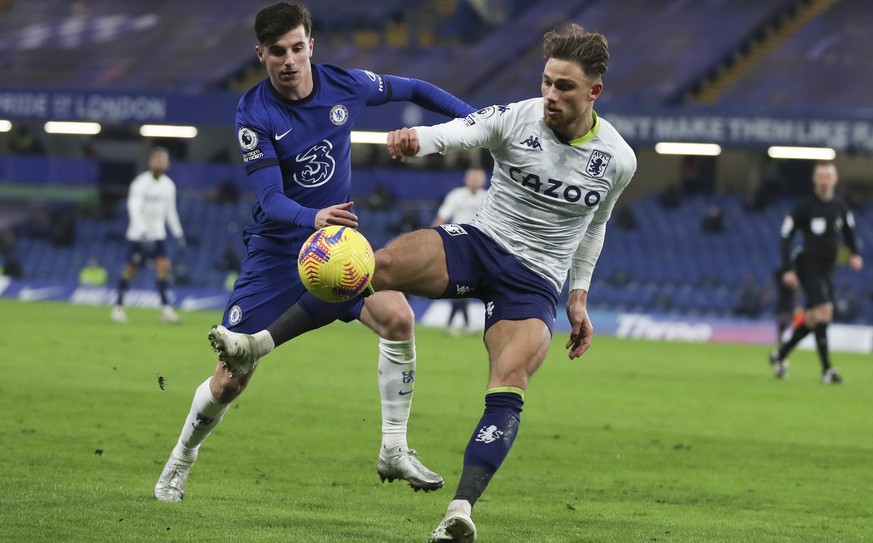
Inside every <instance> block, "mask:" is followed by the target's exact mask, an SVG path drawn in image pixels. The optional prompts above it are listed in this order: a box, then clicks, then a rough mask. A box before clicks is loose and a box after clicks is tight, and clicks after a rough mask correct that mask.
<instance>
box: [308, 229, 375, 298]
mask: <svg viewBox="0 0 873 543" xmlns="http://www.w3.org/2000/svg"><path fill="white" fill-rule="evenodd" d="M375 269H376V257H375V256H374V255H373V248H372V247H371V246H370V242H369V241H367V238H365V237H364V236H363V234H361V233H360V232H358V231H357V230H355V229H354V228H349V227H347V226H335V225H334V226H325V227H324V228H322V229H320V230H317V231H316V232H315V233H314V234H312V235H311V236H309V239H307V240H306V243H304V244H303V247H302V248H301V249H300V255H299V256H298V257H297V271H298V272H299V273H300V280H301V281H303V285H304V286H305V287H306V289H307V290H309V292H311V293H312V294H313V295H315V297H316V298H318V299H320V300H324V301H326V302H343V301H346V300H351V299H352V298H354V297H356V296H358V295H360V294H361V293H362V292H364V291H365V290H366V289H367V287H369V286H370V281H371V280H372V279H373V271H374V270H375Z"/></svg>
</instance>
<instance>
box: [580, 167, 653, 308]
mask: <svg viewBox="0 0 873 543" xmlns="http://www.w3.org/2000/svg"><path fill="white" fill-rule="evenodd" d="M619 163H620V164H624V163H626V164H628V165H629V167H627V168H626V169H625V170H624V171H622V172H621V174H620V175H619V176H618V177H617V178H616V183H615V185H614V186H613V187H612V189H611V190H610V191H609V193H608V194H607V195H606V197H605V198H604V199H603V201H602V202H601V203H600V206H599V207H598V208H597V211H596V212H595V213H594V217H593V218H592V219H591V223H590V224H589V225H588V229H587V230H586V231H585V234H584V235H583V236H582V239H581V240H579V245H578V246H577V247H576V252H575V253H573V259H572V262H571V265H570V285H569V289H570V290H584V291H586V292H588V289H589V287H590V286H591V277H592V276H593V275H594V267H595V266H596V265H597V260H598V259H599V258H600V252H601V251H602V250H603V242H604V240H605V239H606V223H607V221H608V220H609V217H611V216H612V210H613V209H614V208H615V203H616V202H617V201H618V197H619V196H621V193H622V192H624V189H625V188H627V186H628V185H629V184H630V182H631V179H633V176H634V173H635V172H636V164H637V163H636V156H634V155H633V153H632V152H631V155H630V157H629V159H628V160H627V161H619Z"/></svg>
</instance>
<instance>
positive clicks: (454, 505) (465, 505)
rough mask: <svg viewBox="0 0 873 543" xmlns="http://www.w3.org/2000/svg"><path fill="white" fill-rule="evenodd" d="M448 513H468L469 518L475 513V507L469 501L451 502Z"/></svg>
mask: <svg viewBox="0 0 873 543" xmlns="http://www.w3.org/2000/svg"><path fill="white" fill-rule="evenodd" d="M446 512H447V513H456V512H461V513H466V514H467V516H470V514H471V513H472V512H473V506H472V505H470V502H468V501H467V500H452V501H450V502H449V507H448V508H447V509H446Z"/></svg>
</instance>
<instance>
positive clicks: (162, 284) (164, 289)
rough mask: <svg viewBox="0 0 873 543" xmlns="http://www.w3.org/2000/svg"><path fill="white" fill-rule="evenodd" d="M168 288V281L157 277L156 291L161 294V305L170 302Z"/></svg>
mask: <svg viewBox="0 0 873 543" xmlns="http://www.w3.org/2000/svg"><path fill="white" fill-rule="evenodd" d="M169 289H170V282H169V281H168V280H166V279H158V293H160V295H161V305H167V304H168V303H170V295H169V293H168V290H169Z"/></svg>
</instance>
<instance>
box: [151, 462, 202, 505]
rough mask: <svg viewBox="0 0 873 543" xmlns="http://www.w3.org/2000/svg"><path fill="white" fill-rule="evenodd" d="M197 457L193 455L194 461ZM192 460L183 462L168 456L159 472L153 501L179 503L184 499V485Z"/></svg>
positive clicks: (192, 463)
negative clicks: (159, 475) (162, 469)
mask: <svg viewBox="0 0 873 543" xmlns="http://www.w3.org/2000/svg"><path fill="white" fill-rule="evenodd" d="M196 459H197V455H196V454H195V455H194V460H196ZM194 460H191V461H190V462H185V461H183V460H181V459H179V458H176V457H175V456H173V455H172V454H170V459H169V460H167V464H166V465H165V466H164V471H162V472H161V477H160V478H159V479H158V482H157V484H155V499H156V500H158V501H162V502H180V501H182V498H184V497H185V483H187V482H188V473H189V472H190V471H191V466H192V465H194Z"/></svg>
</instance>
